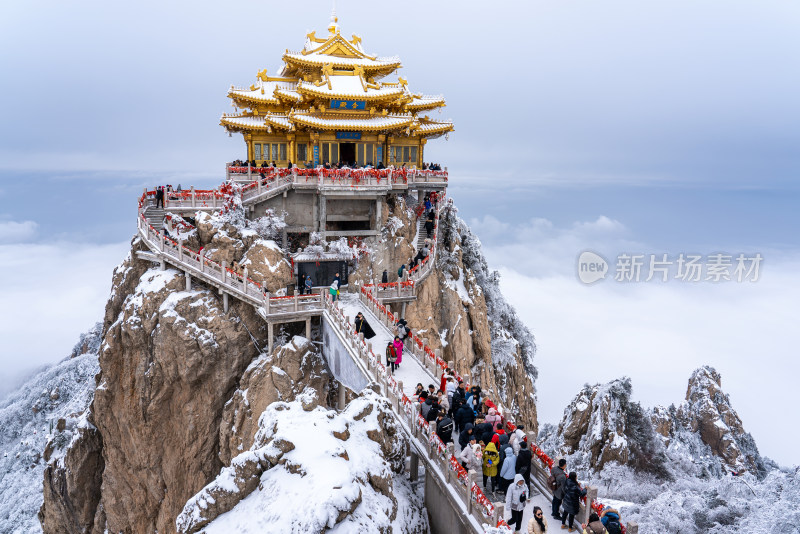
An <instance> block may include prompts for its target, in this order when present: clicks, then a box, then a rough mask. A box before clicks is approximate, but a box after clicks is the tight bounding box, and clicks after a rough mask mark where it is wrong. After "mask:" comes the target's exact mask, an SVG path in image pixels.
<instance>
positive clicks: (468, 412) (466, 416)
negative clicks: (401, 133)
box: [455, 404, 475, 428]
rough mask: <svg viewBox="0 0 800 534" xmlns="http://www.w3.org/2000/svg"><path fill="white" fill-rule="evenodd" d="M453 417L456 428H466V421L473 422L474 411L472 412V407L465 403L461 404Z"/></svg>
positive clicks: (472, 423)
mask: <svg viewBox="0 0 800 534" xmlns="http://www.w3.org/2000/svg"><path fill="white" fill-rule="evenodd" d="M455 419H456V425H458V428H466V427H467V423H469V424H471V425H474V424H475V412H473V411H472V408H470V407H469V406H467V405H466V404H462V405H461V407H460V408H459V409H458V411H457V412H456V417H455Z"/></svg>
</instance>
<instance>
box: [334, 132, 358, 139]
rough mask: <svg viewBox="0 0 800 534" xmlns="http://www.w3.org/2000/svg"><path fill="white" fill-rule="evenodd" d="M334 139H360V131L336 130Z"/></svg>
mask: <svg viewBox="0 0 800 534" xmlns="http://www.w3.org/2000/svg"><path fill="white" fill-rule="evenodd" d="M336 139H361V132H336Z"/></svg>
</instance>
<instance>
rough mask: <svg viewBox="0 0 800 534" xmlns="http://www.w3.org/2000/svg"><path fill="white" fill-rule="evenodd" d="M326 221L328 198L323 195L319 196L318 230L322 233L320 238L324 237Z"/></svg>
mask: <svg viewBox="0 0 800 534" xmlns="http://www.w3.org/2000/svg"><path fill="white" fill-rule="evenodd" d="M327 221H328V200H327V198H325V195H320V196H319V222H318V224H319V232H320V234H321V235H322V238H323V239H325V230H326V228H327V224H328V223H327Z"/></svg>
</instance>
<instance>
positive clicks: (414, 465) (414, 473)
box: [408, 451, 419, 482]
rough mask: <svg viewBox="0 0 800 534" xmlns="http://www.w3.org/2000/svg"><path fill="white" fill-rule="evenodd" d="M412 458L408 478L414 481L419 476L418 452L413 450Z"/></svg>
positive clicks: (409, 463)
mask: <svg viewBox="0 0 800 534" xmlns="http://www.w3.org/2000/svg"><path fill="white" fill-rule="evenodd" d="M410 456H411V459H410V461H409V462H408V478H410V479H411V481H412V482H414V481H415V480H417V477H418V476H419V456H418V455H417V453H416V452H414V451H411V455H410Z"/></svg>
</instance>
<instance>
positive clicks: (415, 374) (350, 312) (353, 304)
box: [341, 294, 439, 398]
mask: <svg viewBox="0 0 800 534" xmlns="http://www.w3.org/2000/svg"><path fill="white" fill-rule="evenodd" d="M341 306H342V310H343V311H344V314H345V315H347V316H349V317H350V321H354V320H355V317H356V314H357V313H358V312H361V313H363V314H364V318H365V319H366V321H367V323H369V325H370V326H371V327H372V329H373V330H374V331H375V337H373V338H372V339H368V340H367V342H368V343H372V352H374V353H375V355H376V356H378V358H379V359H380V361H381V363H383V364H384V365H386V344H387V343H388V342H389V341H391V340H393V339H394V334H393V333H392V332H390V331H389V329H388V328H386V327H385V326H384V325H383V323H382V322H381V321H379V320H378V318H377V317H375V315H373V314H372V312H371V311H369V310H367V308H366V307H365V306H364V305H363V304H362V303H361V301H360V300H359V298H358V295H353V294H342V295H341ZM394 379H395V380H397V381H398V382H399V381H402V382H403V393H405V394H406V395H407V396H408V398H411V395H412V394H413V393H414V390H415V389H416V386H417V384H418V383H421V384H422V385H423V386H424V387H426V388H427V387H428V384H434V385H435V386H436V388H437V389H438V388H439V385H438V382H436V381H435V379H434V378H433V376H432V375H431V374H430V373H429V372H428V371H427V370H426V369H425V368H424V367H423V366H422V365H421V364H420V363H419V362H418V361H417V359H416V358H414V356H412V355H411V354H405V353H404V354H403V360H402V362H401V363H400V365H399V366H398V368H397V369H396V370H395V372H394Z"/></svg>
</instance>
